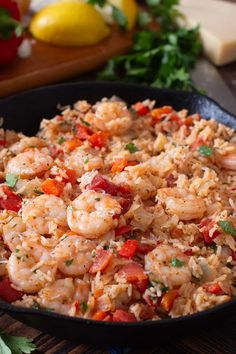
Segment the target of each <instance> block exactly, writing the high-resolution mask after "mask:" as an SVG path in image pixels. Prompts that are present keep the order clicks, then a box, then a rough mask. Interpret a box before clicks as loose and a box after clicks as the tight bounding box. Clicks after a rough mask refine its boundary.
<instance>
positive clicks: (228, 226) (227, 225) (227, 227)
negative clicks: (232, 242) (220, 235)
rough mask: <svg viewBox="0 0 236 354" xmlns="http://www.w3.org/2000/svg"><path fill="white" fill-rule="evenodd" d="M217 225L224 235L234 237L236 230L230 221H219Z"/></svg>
mask: <svg viewBox="0 0 236 354" xmlns="http://www.w3.org/2000/svg"><path fill="white" fill-rule="evenodd" d="M218 225H219V226H220V228H221V230H223V231H224V232H225V233H226V234H229V235H232V236H236V229H235V228H234V226H233V224H232V223H231V222H230V221H226V220H220V221H219V223H218Z"/></svg>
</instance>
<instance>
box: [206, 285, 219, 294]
mask: <svg viewBox="0 0 236 354" xmlns="http://www.w3.org/2000/svg"><path fill="white" fill-rule="evenodd" d="M203 288H204V289H205V290H206V291H207V292H208V293H210V294H215V295H218V294H220V293H221V292H222V289H221V287H220V284H219V283H215V284H205V285H204V286H203Z"/></svg>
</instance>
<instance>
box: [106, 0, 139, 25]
mask: <svg viewBox="0 0 236 354" xmlns="http://www.w3.org/2000/svg"><path fill="white" fill-rule="evenodd" d="M108 3H110V4H111V5H114V6H116V7H118V8H119V9H120V10H121V11H123V13H124V14H125V16H126V17H127V20H128V25H127V29H128V30H130V29H132V28H134V26H135V24H136V19H137V15H138V6H137V3H136V1H135V0H108Z"/></svg>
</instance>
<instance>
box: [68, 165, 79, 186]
mask: <svg viewBox="0 0 236 354" xmlns="http://www.w3.org/2000/svg"><path fill="white" fill-rule="evenodd" d="M66 174H67V177H68V178H67V181H68V182H70V183H71V184H76V182H77V175H76V172H75V170H72V169H70V168H67V169H66Z"/></svg>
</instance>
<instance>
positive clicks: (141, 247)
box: [137, 243, 156, 255]
mask: <svg viewBox="0 0 236 354" xmlns="http://www.w3.org/2000/svg"><path fill="white" fill-rule="evenodd" d="M154 248H156V245H148V244H146V243H139V244H138V249H137V253H141V254H144V255H146V254H148V253H149V252H151V251H153V250H154Z"/></svg>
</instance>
